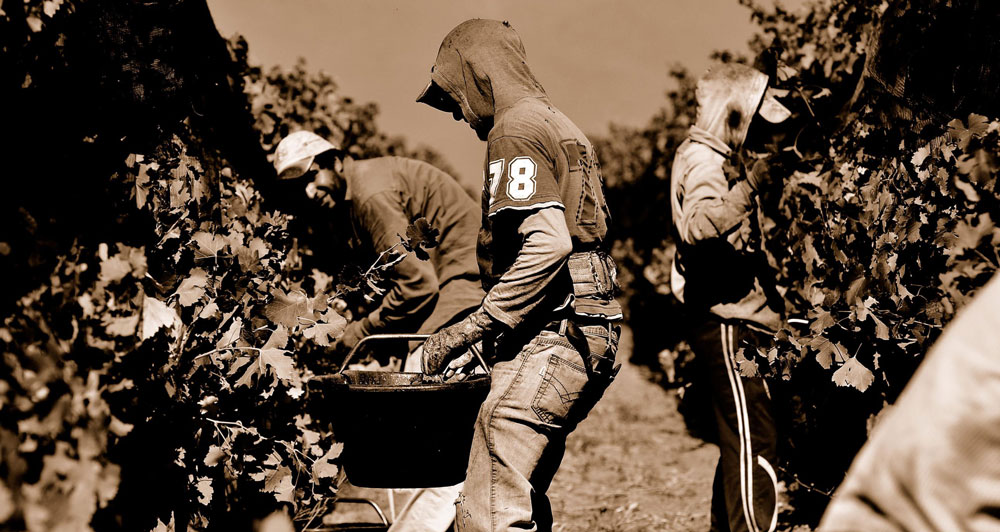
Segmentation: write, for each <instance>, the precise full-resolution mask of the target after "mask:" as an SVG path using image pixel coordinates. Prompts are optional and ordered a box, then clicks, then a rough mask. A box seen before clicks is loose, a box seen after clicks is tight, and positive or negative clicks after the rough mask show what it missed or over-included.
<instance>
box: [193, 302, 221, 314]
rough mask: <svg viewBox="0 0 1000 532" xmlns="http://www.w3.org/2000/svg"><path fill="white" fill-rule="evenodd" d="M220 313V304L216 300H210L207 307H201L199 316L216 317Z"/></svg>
mask: <svg viewBox="0 0 1000 532" xmlns="http://www.w3.org/2000/svg"><path fill="white" fill-rule="evenodd" d="M218 315H219V305H217V304H215V300H212V301H209V302H208V304H207V305H205V308H203V309H201V312H199V313H198V318H214V317H216V316H218Z"/></svg>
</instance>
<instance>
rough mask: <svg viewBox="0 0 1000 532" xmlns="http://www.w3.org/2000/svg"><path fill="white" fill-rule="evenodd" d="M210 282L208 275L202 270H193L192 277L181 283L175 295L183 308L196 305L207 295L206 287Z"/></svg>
mask: <svg viewBox="0 0 1000 532" xmlns="http://www.w3.org/2000/svg"><path fill="white" fill-rule="evenodd" d="M207 282H208V273H207V272H205V270H203V269H201V268H195V269H193V270H191V275H190V276H189V277H187V278H186V279H184V280H183V281H181V284H180V286H178V287H177V291H176V292H175V294H176V295H177V299H178V301H180V304H181V306H182V307H189V306H191V305H193V304H195V303H196V302H197V301H198V300H199V299H201V296H203V295H205V285H206V283H207Z"/></svg>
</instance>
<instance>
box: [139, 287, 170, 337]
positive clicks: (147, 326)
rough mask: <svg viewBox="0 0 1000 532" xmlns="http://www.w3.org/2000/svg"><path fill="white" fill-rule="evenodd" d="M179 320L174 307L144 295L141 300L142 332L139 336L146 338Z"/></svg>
mask: <svg viewBox="0 0 1000 532" xmlns="http://www.w3.org/2000/svg"><path fill="white" fill-rule="evenodd" d="M178 321H180V318H179V317H178V316H177V313H176V312H174V309H172V308H170V307H168V306H167V304H166V303H164V302H163V301H160V300H159V299H156V298H153V297H149V296H144V297H143V300H142V334H141V335H140V338H141V339H143V340H146V339H148V338H150V337H152V336H153V335H154V334H156V332H157V331H159V330H160V329H161V328H163V327H168V328H171V327H173V326H174V324H175V323H177V322H178Z"/></svg>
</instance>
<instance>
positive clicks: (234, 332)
mask: <svg viewBox="0 0 1000 532" xmlns="http://www.w3.org/2000/svg"><path fill="white" fill-rule="evenodd" d="M242 330H243V319H242V318H236V319H235V320H233V322H232V323H230V324H229V328H228V329H226V332H224V333H222V337H221V338H219V341H218V342H216V344H215V347H216V348H217V349H222V348H225V347H232V346H233V344H235V343H236V341H237V340H239V339H240V332H242Z"/></svg>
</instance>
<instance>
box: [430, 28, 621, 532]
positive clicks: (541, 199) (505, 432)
mask: <svg viewBox="0 0 1000 532" xmlns="http://www.w3.org/2000/svg"><path fill="white" fill-rule="evenodd" d="M417 101H419V102H423V103H426V104H429V105H431V106H433V107H435V108H437V109H440V110H442V111H445V112H449V113H452V114H453V116H454V117H455V118H456V120H465V121H467V122H468V123H469V125H470V126H471V127H472V129H473V130H475V132H476V134H477V135H478V137H479V138H480V139H481V140H485V141H486V142H487V145H486V159H485V172H484V186H483V209H482V212H483V223H482V228H481V230H480V237H479V250H478V251H479V262H480V271H481V272H482V277H483V283H484V288H486V290H487V294H486V298H485V300H484V301H483V305H482V306H481V307H479V308H478V309H477V310H476V311H475V312H473V313H472V314H470V315H469V317H467V318H465V319H464V320H462V321H461V322H459V323H457V324H455V325H452V326H450V327H446V328H444V329H442V330H441V331H440V332H438V333H436V334H434V335H432V336H431V337H430V338H429V339H428V340H427V342H426V343H425V344H424V353H423V354H424V369H425V372H427V373H439V372H444V374H445V375H446V376H451V375H452V374H454V373H455V372H457V371H459V370H460V368H462V367H463V366H464V365H465V364H467V363H469V361H471V360H472V357H471V356H470V355H469V354H468V353H465V351H466V350H467V349H468V347H469V346H470V345H472V344H473V343H474V342H477V341H483V349H484V351H485V352H486V355H487V358H488V359H489V360H490V361H491V362H490V363H491V365H492V373H491V375H492V381H491V388H490V393H489V395H488V397H487V398H486V401H485V402H484V404H483V405H482V407H481V409H480V411H479V416H478V419H477V420H476V426H475V432H474V436H473V442H472V450H471V453H470V457H469V465H468V471H467V475H466V481H465V488H464V489H463V492H462V495H461V496H460V497H459V500H458V502H457V514H456V520H455V522H456V525H457V529H458V530H460V531H481V530H489V531H495V530H511V529H517V530H549V529H551V526H552V512H551V507H550V506H549V503H548V499H547V497H546V495H545V492H546V490H547V489H548V487H549V484H550V482H551V480H552V478H553V476H554V475H555V472H556V470H557V469H558V467H559V463H560V462H561V460H562V456H563V452H564V450H565V445H566V437H567V436H568V435H569V433H570V432H572V431H573V429H574V428H575V427H576V426H577V424H578V423H579V422H580V421H581V420H582V419H584V417H586V415H587V413H588V412H589V411H590V409H591V408H592V407H593V405H594V404H595V403H596V402H597V400H598V399H599V398H600V397H601V395H602V394H603V393H604V390H605V389H606V388H607V386H608V385H609V384H610V382H611V380H612V379H613V377H614V374H615V372H616V371H617V368H616V367H615V364H614V357H615V353H616V351H617V347H618V331H619V328H618V327H617V326H616V325H615V320H618V319H620V318H621V308H620V307H619V305H618V303H617V302H616V301H615V300H614V298H613V296H614V291H615V287H616V281H615V265H614V262H613V261H612V259H611V258H610V257H609V256H608V255H607V254H606V253H605V249H606V247H607V240H606V234H607V229H608V223H609V222H610V216H609V213H608V209H607V206H606V204H605V201H604V192H603V183H602V179H601V173H600V168H599V166H598V163H597V159H596V156H595V154H594V149H593V147H592V146H591V143H590V141H589V140H587V138H586V137H585V136H584V135H583V133H582V132H581V131H580V129H579V128H577V127H576V126H575V125H574V124H573V123H572V122H571V121H570V120H569V119H568V118H567V117H566V115H564V114H563V113H562V112H560V111H559V110H558V109H556V107H555V106H554V105H553V104H552V102H551V101H550V100H549V98H548V96H546V94H545V91H544V90H543V89H542V86H541V85H540V84H539V83H538V81H536V80H535V77H534V75H533V74H532V73H531V70H530V69H529V68H528V66H527V62H526V57H525V51H524V47H523V45H522V44H521V40H520V38H519V37H518V35H517V33H516V32H515V31H514V30H513V29H512V28H511V27H510V25H509V24H507V23H501V22H498V21H493V20H479V19H476V20H469V21H466V22H463V23H462V24H460V25H459V26H457V27H456V28H455V29H453V30H452V31H451V32H450V33H448V35H447V36H446V37H445V38H444V41H443V42H442V44H441V47H440V49H439V51H438V55H437V59H436V61H435V63H434V66H433V68H432V69H431V81H430V83H429V84H428V86H427V87H426V88H425V89H424V91H423V92H422V93H421V94H420V96H419V97H418V99H417Z"/></svg>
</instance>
